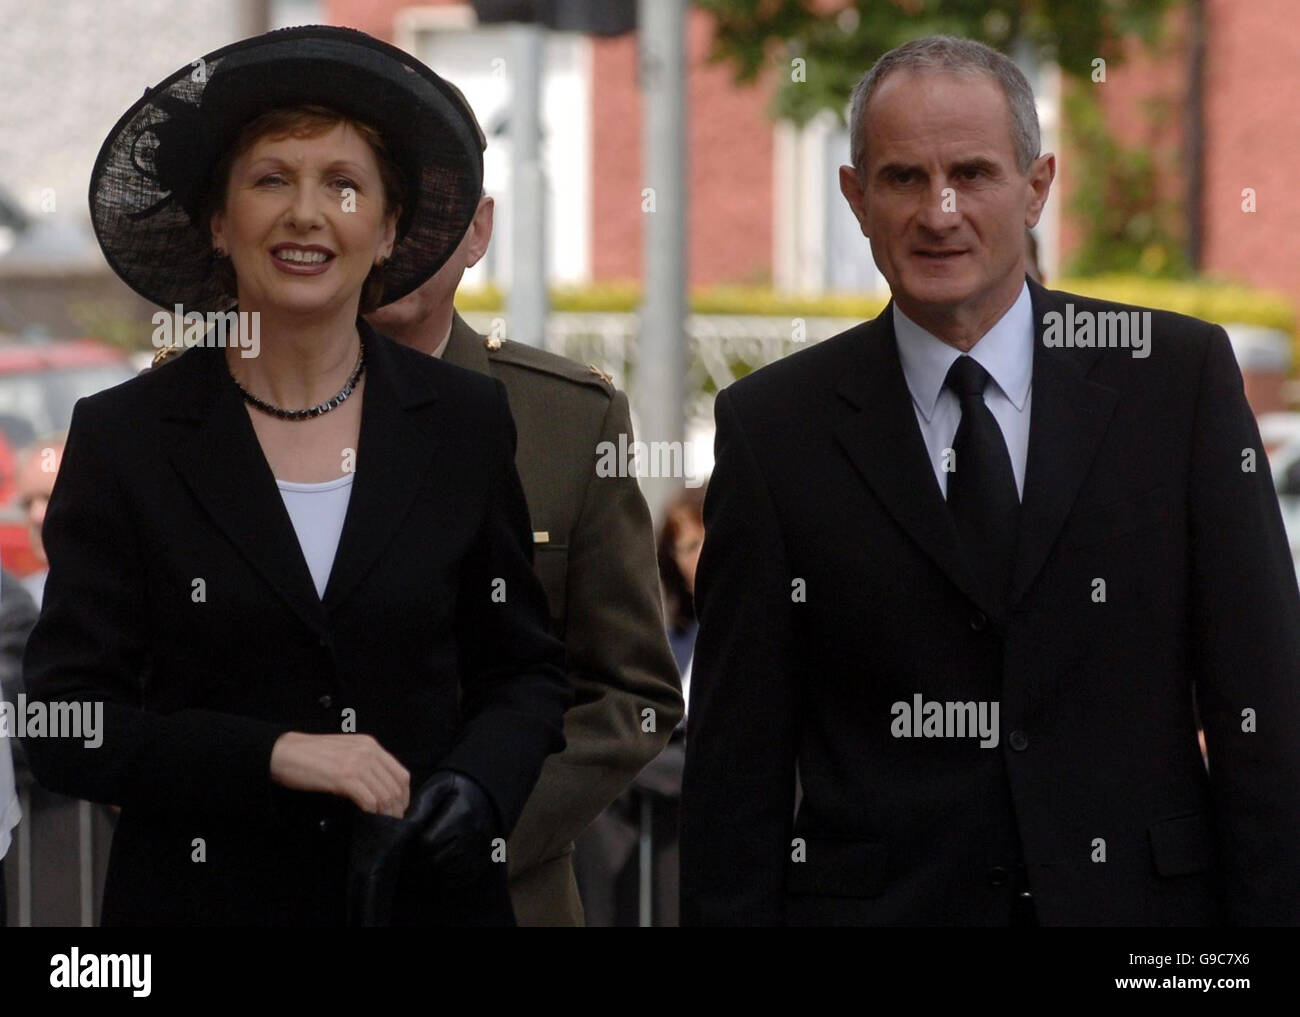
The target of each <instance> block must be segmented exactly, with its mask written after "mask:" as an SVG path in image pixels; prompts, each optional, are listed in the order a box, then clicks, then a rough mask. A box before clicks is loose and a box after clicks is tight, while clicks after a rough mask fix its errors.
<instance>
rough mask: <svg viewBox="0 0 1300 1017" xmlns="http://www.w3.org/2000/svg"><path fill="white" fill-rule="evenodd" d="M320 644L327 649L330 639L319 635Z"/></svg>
mask: <svg viewBox="0 0 1300 1017" xmlns="http://www.w3.org/2000/svg"><path fill="white" fill-rule="evenodd" d="M320 645H321V646H322V647H323V648H325V649H328V648H329V645H330V641H329V639H328V638H327V637H326V636H321V637H320Z"/></svg>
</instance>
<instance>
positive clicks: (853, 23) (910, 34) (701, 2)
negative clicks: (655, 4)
mask: <svg viewBox="0 0 1300 1017" xmlns="http://www.w3.org/2000/svg"><path fill="white" fill-rule="evenodd" d="M1177 2H1178V0H1106V2H1100V3H1099V2H1098V0H856V2H845V3H843V4H842V6H841V8H840V10H839V13H838V14H834V15H827V14H824V13H818V12H817V11H815V10H814V9H813V8H814V0H696V4H697V6H699V7H701V8H703V9H704V10H706V11H709V12H710V13H711V14H712V15H713V17H714V19H715V23H716V31H715V37H714V49H713V54H712V58H713V59H714V60H715V61H723V62H728V63H730V64H731V65H732V66H733V67H734V69H735V72H736V77H737V80H739V81H742V82H746V81H754V80H755V79H757V77H758V75H759V73H760V72H761V71H763V70H764V69H767V68H772V69H775V70H776V72H777V74H776V79H775V80H776V84H777V90H776V96H775V99H774V102H775V107H774V109H773V113H774V114H775V115H776V116H778V117H781V118H788V119H791V120H794V121H795V122H797V123H801V124H802V123H806V122H807V121H808V120H809V119H811V118H812V117H813V116H815V115H816V114H817V113H819V112H821V111H822V110H831V111H833V112H834V113H836V114H837V115H838V116H839V117H840V118H841V122H842V121H843V116H844V112H845V108H846V106H847V105H848V101H849V96H850V94H851V93H852V91H853V86H854V84H856V83H857V80H858V79H859V78H860V77H861V76H862V75H863V74H864V73H865V72H866V71H867V70H868V69H869V68H870V67H871V65H872V64H873V63H875V61H876V60H877V59H878V58H879V57H881V56H882V55H883V54H884V53H886V52H888V51H889V50H891V49H893V48H894V47H896V46H901V45H902V44H903V43H905V42H909V41H911V40H912V39H917V38H920V37H921V36H925V35H937V34H946V35H957V36H961V37H963V38H967V39H975V40H978V41H979V42H983V43H987V44H988V45H990V46H993V47H994V48H996V49H999V50H1001V51H1002V52H1004V53H1007V54H1015V53H1017V51H1019V50H1022V49H1023V50H1024V51H1025V52H1027V53H1028V54H1030V55H1032V56H1034V57H1037V58H1039V59H1042V60H1048V61H1054V62H1055V63H1057V64H1059V65H1060V67H1061V69H1062V70H1063V71H1064V72H1065V73H1066V74H1067V75H1071V76H1076V77H1086V76H1087V75H1088V74H1089V73H1090V72H1091V70H1092V61H1093V60H1094V59H1095V58H1097V57H1101V58H1103V59H1104V60H1105V61H1106V62H1107V64H1115V63H1119V62H1120V61H1121V60H1122V58H1123V55H1122V52H1121V49H1120V40H1121V39H1123V38H1124V37H1125V36H1130V35H1134V36H1137V37H1139V38H1141V39H1143V40H1144V41H1146V42H1148V43H1153V42H1155V41H1156V40H1157V39H1158V38H1159V36H1160V29H1161V26H1162V23H1163V19H1164V14H1165V11H1166V10H1168V9H1169V8H1170V7H1171V6H1173V5H1174V4H1175V3H1177ZM817 6H824V5H823V4H817ZM795 58H801V59H802V60H804V61H805V66H804V67H803V77H804V79H805V80H803V81H797V80H794V78H795V77H796V76H795V75H793V74H792V65H791V61H793V60H794V59H795Z"/></svg>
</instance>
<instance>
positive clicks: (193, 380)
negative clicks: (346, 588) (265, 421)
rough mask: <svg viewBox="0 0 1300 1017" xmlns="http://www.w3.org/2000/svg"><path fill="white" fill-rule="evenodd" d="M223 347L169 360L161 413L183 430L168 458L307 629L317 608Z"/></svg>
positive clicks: (320, 627)
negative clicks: (172, 367)
mask: <svg viewBox="0 0 1300 1017" xmlns="http://www.w3.org/2000/svg"><path fill="white" fill-rule="evenodd" d="M224 357H225V352H224V351H223V350H221V349H217V348H209V347H195V348H193V349H191V350H189V351H187V352H186V353H185V354H183V355H182V356H181V358H180V360H179V362H178V363H177V365H176V371H177V373H178V374H179V377H176V378H175V379H174V384H173V387H172V389H171V391H170V392H169V396H170V397H171V398H170V402H169V405H168V407H167V409H166V410H165V411H164V416H165V417H167V418H169V419H171V420H174V421H177V422H178V423H179V424H180V426H181V427H182V428H183V429H184V431H185V433H184V435H183V436H182V438H181V440H180V441H179V442H178V443H177V444H176V446H175V447H174V448H173V450H172V453H171V461H172V464H173V465H174V466H175V467H176V470H177V472H178V473H179V474H180V475H181V477H182V479H183V480H184V481H185V483H186V484H187V485H188V486H189V488H190V490H191V492H192V493H193V494H194V497H195V498H196V499H197V500H198V502H199V504H200V505H201V506H202V507H203V509H204V511H205V512H206V513H207V515H208V516H209V518H210V520H211V522H212V523H213V525H215V526H216V527H217V528H218V529H219V530H220V531H221V532H222V533H224V534H225V535H226V537H227V538H228V539H229V540H230V542H231V543H232V544H233V545H234V546H235V548H236V549H237V550H238V551H239V552H240V553H241V554H242V555H243V556H244V557H245V558H246V559H247V560H248V562H249V564H250V565H252V567H253V568H254V569H256V570H257V572H258V573H259V574H260V575H261V576H262V578H263V579H265V580H266V582H267V583H269V584H270V585H271V587H272V588H274V590H275V591H276V592H277V593H278V594H279V595H280V596H281V597H282V598H283V599H284V601H285V602H286V603H287V604H288V605H289V606H290V607H291V608H293V610H294V611H295V612H296V613H297V614H298V616H299V617H300V618H302V620H303V621H304V622H306V623H307V624H308V625H309V626H310V627H311V628H312V629H313V630H314V631H317V632H323V631H324V629H325V614H324V611H323V609H322V608H321V604H320V600H319V598H318V597H317V596H316V588H315V586H314V585H313V584H312V580H311V573H310V572H309V571H308V569H307V562H306V559H304V558H303V555H302V550H301V548H300V547H299V544H298V536H297V534H296V533H295V532H294V529H293V523H292V522H291V521H290V519H289V513H288V511H287V510H286V509H285V507H284V501H283V500H282V499H281V497H280V492H279V489H278V488H277V487H276V485H275V476H274V474H272V472H271V467H270V466H269V465H268V464H267V461H266V457H265V456H264V455H263V454H262V448H261V446H260V445H259V444H258V441H257V435H256V434H255V433H254V431H253V425H252V422H251V421H250V420H249V419H248V413H247V411H246V410H245V409H244V401H243V398H242V397H241V396H240V394H239V392H238V391H237V390H236V389H235V386H234V385H233V384H232V383H231V381H230V376H229V372H228V371H227V369H226V365H225V361H224Z"/></svg>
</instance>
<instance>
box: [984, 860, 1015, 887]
mask: <svg viewBox="0 0 1300 1017" xmlns="http://www.w3.org/2000/svg"><path fill="white" fill-rule="evenodd" d="M1010 878H1011V873H1009V872H1008V871H1007V870H1006V869H1004V868H1003V867H1002V866H1001V865H995V866H993V868H991V869H989V886H1006V885H1007V880H1008V879H1010Z"/></svg>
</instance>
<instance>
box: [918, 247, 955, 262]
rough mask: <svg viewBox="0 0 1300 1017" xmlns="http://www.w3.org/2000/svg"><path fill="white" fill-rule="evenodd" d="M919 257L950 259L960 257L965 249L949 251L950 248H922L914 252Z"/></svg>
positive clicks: (935, 259) (934, 259)
mask: <svg viewBox="0 0 1300 1017" xmlns="http://www.w3.org/2000/svg"><path fill="white" fill-rule="evenodd" d="M914 253H915V254H916V256H917V257H918V258H928V259H930V260H932V261H948V260H950V259H952V258H959V257H961V256H962V255H963V254H965V253H966V252H965V251H948V250H921V251H916V252H914Z"/></svg>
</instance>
